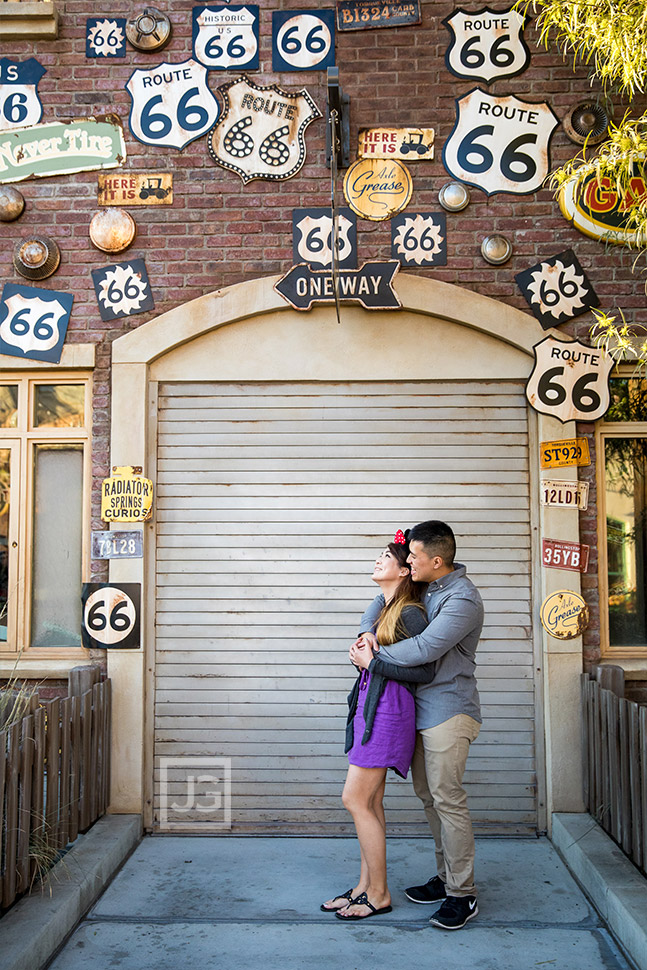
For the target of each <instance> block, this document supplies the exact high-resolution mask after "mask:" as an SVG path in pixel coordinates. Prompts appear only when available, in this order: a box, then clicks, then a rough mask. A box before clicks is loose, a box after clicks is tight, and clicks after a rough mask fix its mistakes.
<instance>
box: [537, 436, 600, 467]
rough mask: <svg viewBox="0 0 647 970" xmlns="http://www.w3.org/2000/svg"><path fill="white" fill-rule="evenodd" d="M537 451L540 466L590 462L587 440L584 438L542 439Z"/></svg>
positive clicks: (562, 465)
mask: <svg viewBox="0 0 647 970" xmlns="http://www.w3.org/2000/svg"><path fill="white" fill-rule="evenodd" d="M539 451H540V455H541V467H542V468H566V467H568V466H576V465H590V464H591V455H590V452H589V442H588V440H587V439H586V438H562V439H560V440H559V441H542V443H541V445H540V446H539Z"/></svg>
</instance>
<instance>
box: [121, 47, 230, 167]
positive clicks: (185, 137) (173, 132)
mask: <svg viewBox="0 0 647 970" xmlns="http://www.w3.org/2000/svg"><path fill="white" fill-rule="evenodd" d="M126 90H127V91H128V93H129V94H130V97H131V100H132V106H131V109H130V119H129V124H130V130H131V131H132V133H133V135H134V136H135V138H136V139H137V140H138V141H141V142H143V143H144V144H145V145H159V146H162V145H164V146H165V147H168V148H178V149H182V148H184V147H185V146H186V145H188V144H189V142H192V141H195V139H196V138H200V136H201V135H204V134H205V133H206V132H207V131H209V129H210V128H213V126H214V124H215V123H216V121H217V120H218V115H219V113H220V106H219V104H218V102H217V100H216V98H215V97H214V95H213V94H212V92H211V90H210V88H209V86H208V84H207V69H206V67H204V66H203V65H202V64H198V63H197V62H196V61H194V60H188V61H182V63H181V64H168V63H164V64H158V65H157V67H153V68H150V69H147V70H146V69H143V68H139V69H138V70H136V71H134V72H133V74H132V75H131V76H130V80H129V81H128V83H127V84H126Z"/></svg>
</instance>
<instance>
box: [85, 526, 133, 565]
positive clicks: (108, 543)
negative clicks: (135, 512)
mask: <svg viewBox="0 0 647 970" xmlns="http://www.w3.org/2000/svg"><path fill="white" fill-rule="evenodd" d="M143 555H144V544H143V533H142V532H140V531H139V530H133V531H132V532H93V533H92V558H93V559H141V558H142V556H143Z"/></svg>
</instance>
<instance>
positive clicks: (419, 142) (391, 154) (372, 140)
mask: <svg viewBox="0 0 647 970" xmlns="http://www.w3.org/2000/svg"><path fill="white" fill-rule="evenodd" d="M434 138H435V132H434V129H433V128H360V130H359V143H358V146H357V157H358V158H403V159H405V158H406V160H407V161H408V162H430V161H431V160H432V159H433V157H434Z"/></svg>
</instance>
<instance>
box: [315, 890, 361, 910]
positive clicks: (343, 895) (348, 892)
mask: <svg viewBox="0 0 647 970" xmlns="http://www.w3.org/2000/svg"><path fill="white" fill-rule="evenodd" d="M352 898H353V890H352V889H347V890H346V892H345V893H338V894H337V895H336V896H333V899H347V900H348V902H347V903H344V905H343V906H333V907H329V906H324V904H323V903H322V904H321V906H320V907H319V909H320V910H321V912H322V913H336V912H337V910H338V909H344V908H345V907H346V906H349V905H350V901H351V899H352Z"/></svg>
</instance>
